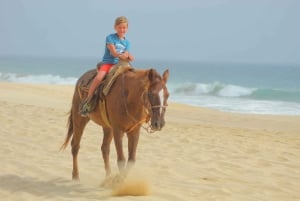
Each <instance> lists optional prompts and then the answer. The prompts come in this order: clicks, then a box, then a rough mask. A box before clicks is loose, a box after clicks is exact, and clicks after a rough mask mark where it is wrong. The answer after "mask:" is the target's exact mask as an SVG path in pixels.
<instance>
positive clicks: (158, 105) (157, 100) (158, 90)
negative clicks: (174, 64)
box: [148, 69, 169, 130]
mask: <svg viewBox="0 0 300 201" xmlns="http://www.w3.org/2000/svg"><path fill="white" fill-rule="evenodd" d="M148 77H149V80H150V86H149V89H148V98H149V102H150V105H151V129H152V130H161V129H162V127H164V125H165V112H166V108H167V106H168V102H167V101H168V97H169V92H168V89H167V86H166V83H167V81H168V77H169V70H166V71H165V72H164V73H163V75H162V76H160V75H159V73H157V72H156V71H155V70H153V69H151V70H149V74H148Z"/></svg>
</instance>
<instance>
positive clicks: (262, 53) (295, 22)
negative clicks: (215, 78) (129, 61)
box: [0, 0, 300, 64]
mask: <svg viewBox="0 0 300 201" xmlns="http://www.w3.org/2000/svg"><path fill="white" fill-rule="evenodd" d="M299 11H300V1H298V0H209V1H208V0H184V1H181V0H173V1H171V0H165V1H164V0H151V1H142V0H127V1H121V0H110V1H100V0H84V1H83V0H0V56H31V57H32V56H33V57H97V58H100V59H101V58H102V56H103V53H104V45H105V37H106V35H108V34H110V33H113V32H114V29H113V25H114V20H115V18H116V17H118V16H122V15H125V16H126V17H127V18H128V20H129V30H128V33H127V38H128V39H129V40H130V42H131V53H132V54H133V55H134V56H135V58H136V60H137V59H152V60H153V59H155V60H181V61H200V62H237V63H241V62H242V63H273V64H276V63H289V64H300V25H299V20H300V12H299Z"/></svg>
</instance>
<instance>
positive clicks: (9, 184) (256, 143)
mask: <svg viewBox="0 0 300 201" xmlns="http://www.w3.org/2000/svg"><path fill="white" fill-rule="evenodd" d="M73 91H74V87H73V86H62V85H31V84H17V83H5V82H2V83H0V104H1V107H0V159H1V162H0V199H1V200H5V201H13V200H15V201H20V200H22V201H26V200H28V201H38V200H60V201H64V200H149V201H166V200H172V201H181V200H187V201H193V200H195V201H199V200H222V201H223V200H236V201H247V200H251V201H252V200H253V201H254V200H255V201H256V200H260V201H277V200H278V201H279V200H280V201H290V200H295V201H296V200H299V199H300V191H299V189H300V116H274V115H248V114H233V113H225V112H219V111H215V110H210V109H205V108H199V107H192V106H187V105H182V104H177V103H169V107H168V109H167V115H166V126H165V127H164V129H163V130H162V131H160V132H156V133H153V134H148V133H147V132H146V131H145V130H143V129H142V133H141V137H140V141H139V145H138V151H137V162H136V165H135V167H134V168H133V169H132V171H131V172H130V175H129V176H128V181H127V182H128V183H127V184H125V188H126V187H128V189H129V190H128V192H129V194H130V192H131V191H134V189H135V190H136V191H140V192H143V193H144V194H145V195H143V196H136V197H133V196H132V195H127V196H122V197H118V196H116V195H114V193H115V190H116V189H111V188H104V187H102V186H101V183H102V182H103V181H104V179H105V171H104V167H103V161H102V156H101V152H100V145H101V140H102V129H101V127H99V126H97V125H96V124H94V123H93V122H90V123H89V124H88V126H87V127H86V129H85V132H84V135H83V138H82V141H81V149H80V152H79V171H80V182H73V181H72V179H71V171H72V156H71V152H70V146H68V147H67V149H66V150H65V151H61V152H60V151H59V148H60V146H61V145H62V143H63V142H64V139H65V135H66V132H67V128H66V123H67V117H68V111H69V109H70V106H71V99H72V95H73ZM171 95H172V94H171ZM124 140H125V141H126V138H124ZM124 144H126V143H124ZM125 153H126V152H125ZM110 159H111V167H112V171H113V174H117V173H118V169H117V164H116V152H115V149H114V145H113V144H112V145H111V157H110ZM125 182H126V181H125ZM126 185H127V186H126ZM125 191H126V190H125Z"/></svg>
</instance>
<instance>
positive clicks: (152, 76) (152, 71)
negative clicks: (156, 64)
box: [148, 68, 155, 81]
mask: <svg viewBox="0 0 300 201" xmlns="http://www.w3.org/2000/svg"><path fill="white" fill-rule="evenodd" d="M154 72H155V70H154V69H152V68H151V69H150V70H149V71H148V78H149V80H150V81H153V79H154V77H155V76H154Z"/></svg>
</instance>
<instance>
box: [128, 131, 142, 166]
mask: <svg viewBox="0 0 300 201" xmlns="http://www.w3.org/2000/svg"><path fill="white" fill-rule="evenodd" d="M139 137H140V127H138V128H136V129H134V130H133V131H131V132H130V133H127V138H128V163H127V171H129V170H130V168H131V167H132V166H133V165H134V163H135V156H136V149H137V145H138V142H139Z"/></svg>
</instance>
